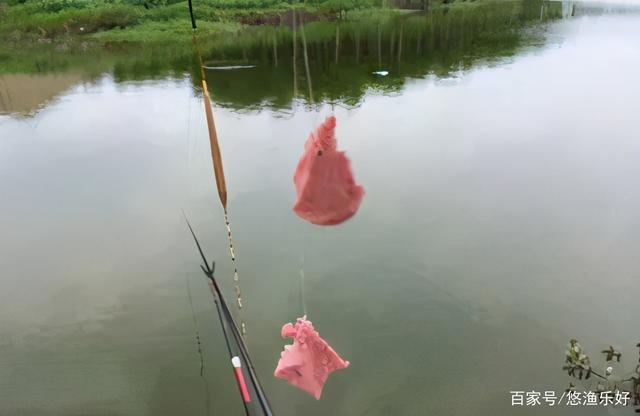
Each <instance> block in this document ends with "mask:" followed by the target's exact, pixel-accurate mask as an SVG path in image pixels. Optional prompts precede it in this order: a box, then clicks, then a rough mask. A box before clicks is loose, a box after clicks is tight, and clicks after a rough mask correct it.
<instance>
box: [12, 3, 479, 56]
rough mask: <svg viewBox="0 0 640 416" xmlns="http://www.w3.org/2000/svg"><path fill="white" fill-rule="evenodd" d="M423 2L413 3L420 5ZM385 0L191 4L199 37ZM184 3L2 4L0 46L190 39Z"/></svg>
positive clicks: (355, 14)
mask: <svg viewBox="0 0 640 416" xmlns="http://www.w3.org/2000/svg"><path fill="white" fill-rule="evenodd" d="M420 1H421V0H414V3H415V4H420ZM429 1H430V7H431V8H432V9H433V8H438V7H442V6H443V5H444V6H446V7H454V8H458V7H464V6H470V5H474V4H477V3H482V2H487V1H492V0H429ZM388 3H389V0H308V1H307V2H304V3H300V2H297V1H295V2H294V1H293V0H290V2H284V1H282V0H194V6H195V14H196V19H197V21H198V28H199V33H201V34H202V35H203V36H206V35H211V34H216V33H225V32H233V31H237V30H238V29H239V27H240V24H239V22H242V21H253V20H257V21H259V19H255V17H256V16H260V15H268V14H274V13H279V12H283V11H286V10H290V9H291V8H296V9H305V10H307V11H309V12H319V13H322V14H323V15H324V16H331V15H332V14H333V15H334V16H336V18H337V17H338V16H339V17H340V18H346V19H349V20H357V19H359V18H361V17H363V16H366V17H368V16H371V14H376V13H379V14H380V15H381V16H386V15H389V14H390V13H391V14H393V13H398V11H397V10H394V9H388V8H381V7H382V6H384V5H386V4H388ZM190 27H191V24H190V20H189V10H188V5H187V1H186V0H0V42H4V43H6V44H8V45H14V46H16V45H24V44H26V43H36V42H67V41H68V40H69V39H70V38H74V39H77V38H84V39H86V40H90V41H95V42H115V41H130V42H147V41H151V42H154V41H171V40H184V39H188V38H190V37H191V29H190Z"/></svg>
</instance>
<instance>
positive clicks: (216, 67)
mask: <svg viewBox="0 0 640 416" xmlns="http://www.w3.org/2000/svg"><path fill="white" fill-rule="evenodd" d="M255 67H256V66H255V65H228V66H205V67H204V69H211V70H213V71H229V70H232V69H249V68H255Z"/></svg>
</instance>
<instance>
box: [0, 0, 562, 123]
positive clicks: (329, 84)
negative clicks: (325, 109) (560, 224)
mask: <svg viewBox="0 0 640 416" xmlns="http://www.w3.org/2000/svg"><path fill="white" fill-rule="evenodd" d="M562 11H563V9H562V5H561V4H560V3H555V2H548V1H542V0H533V1H525V0H519V1H509V2H497V3H495V4H494V3H491V4H489V5H487V4H484V5H474V6H473V7H451V8H440V9H434V10H433V11H431V12H429V13H426V14H425V13H409V14H400V15H391V14H375V15H374V14H372V15H369V16H363V17H360V18H359V19H358V20H355V21H312V20H314V19H313V18H311V17H309V16H308V15H306V16H303V15H296V14H294V15H293V16H292V18H291V19H282V20H281V21H280V26H256V27H250V28H248V29H245V30H242V31H239V32H236V33H233V34H225V35H224V36H216V37H212V38H201V39H199V44H200V49H201V53H202V55H203V57H204V60H205V64H206V66H208V67H209V70H207V80H208V82H209V85H210V86H211V95H212V98H213V100H214V101H215V102H216V103H217V104H219V105H224V106H228V107H231V108H233V109H236V110H243V109H259V108H264V107H269V108H272V109H284V108H288V107H290V106H291V103H292V102H293V101H295V100H302V101H303V102H305V103H314V102H316V103H317V102H332V103H336V104H342V105H347V106H357V105H359V103H361V102H362V99H363V97H364V96H365V94H367V93H368V92H371V91H377V92H381V93H390V92H397V91H399V90H400V89H401V88H402V86H403V85H404V83H405V80H406V79H407V78H410V77H424V76H425V75H429V74H434V75H436V76H439V77H447V76H450V75H451V74H456V73H458V72H459V71H464V70H468V69H470V68H471V67H472V66H473V65H476V64H478V63H486V62H491V61H492V60H495V59H497V58H501V57H505V56H509V55H512V54H514V53H515V52H516V51H517V50H518V48H520V47H522V46H523V45H525V44H527V42H528V41H531V40H532V39H535V36H534V33H535V32H532V31H530V30H527V29H529V28H530V27H531V26H532V25H534V24H537V23H539V22H540V21H546V20H548V19H553V18H557V17H561V16H562ZM9 47H10V45H9ZM8 59H9V61H8V62H7V64H6V67H7V68H8V69H9V70H10V71H11V72H15V71H16V69H17V70H18V71H19V72H22V73H28V74H33V75H36V74H37V75H39V76H40V75H42V74H60V73H65V74H66V73H68V72H71V71H74V70H75V71H81V72H82V74H83V76H84V79H94V78H96V77H98V76H99V75H100V74H102V73H104V72H111V73H112V74H113V77H114V79H115V80H116V82H119V83H122V82H129V81H138V80H148V79H157V78H166V77H177V78H180V77H182V76H183V75H184V74H185V73H188V74H190V75H191V79H192V80H193V86H194V89H196V90H199V89H200V85H199V82H198V79H199V66H198V60H197V58H195V54H194V51H193V45H192V44H190V43H189V44H182V43H176V44H172V45H166V44H163V45H144V46H140V45H129V44H127V43H113V44H109V45H107V46H106V47H105V48H99V47H96V46H91V45H90V44H87V43H86V42H83V43H81V44H71V45H65V48H63V50H60V46H59V45H58V46H50V45H40V46H38V47H34V48H30V49H28V50H15V51H12V53H11V54H10V56H9V57H8ZM222 68H226V69H227V70H221V69H222ZM0 71H2V69H0ZM376 71H384V72H387V73H388V75H387V76H379V75H378V74H375V73H374V72H376ZM63 89H64V86H62V85H60V87H59V90H60V91H62V90H63ZM9 93H10V92H9V91H8V90H7V88H6V87H3V86H2V84H0V97H3V103H2V108H1V109H0V111H2V112H25V111H29V110H30V111H33V110H35V109H36V108H37V105H33V106H31V107H29V108H28V109H26V108H25V107H24V106H15V105H12V104H10V103H9V102H8V101H7V100H6V99H5V98H4V97H5V96H6V95H7V94H9ZM42 95H43V96H42V97H39V100H38V102H41V101H44V100H45V99H46V98H48V96H49V95H51V94H44V92H42Z"/></svg>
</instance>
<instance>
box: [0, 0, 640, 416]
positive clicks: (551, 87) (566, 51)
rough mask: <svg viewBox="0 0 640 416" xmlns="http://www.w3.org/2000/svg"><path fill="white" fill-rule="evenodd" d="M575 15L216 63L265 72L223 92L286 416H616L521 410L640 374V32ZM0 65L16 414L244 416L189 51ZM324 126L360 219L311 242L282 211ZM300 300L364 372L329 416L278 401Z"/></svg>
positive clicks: (270, 35)
mask: <svg viewBox="0 0 640 416" xmlns="http://www.w3.org/2000/svg"><path fill="white" fill-rule="evenodd" d="M570 7H572V6H571V5H567V4H565V5H564V6H563V5H562V4H561V3H547V2H544V3H541V2H527V3H526V4H524V5H523V4H522V3H519V2H504V3H501V4H500V5H495V6H492V7H482V8H452V9H451V10H449V11H448V12H443V11H441V10H439V11H436V12H433V13H430V14H427V15H422V14H406V15H403V16H400V17H395V18H385V19H381V18H375V17H370V18H366V19H362V20H359V21H358V22H342V23H337V22H310V23H308V24H307V25H305V26H304V27H303V28H302V29H301V28H300V22H299V21H298V22H297V24H298V26H297V27H296V31H295V35H294V31H293V30H292V29H293V28H292V22H291V21H283V22H282V24H281V26H279V27H275V28H274V27H256V28H251V29H249V30H247V31H245V32H242V33H239V34H228V35H225V36H223V37H220V38H215V39H201V40H200V41H199V42H200V48H201V53H202V55H203V59H204V61H205V64H206V65H207V66H211V67H217V66H226V65H243V66H251V67H249V68H240V69H232V70H216V69H210V70H207V80H208V83H209V87H210V89H211V95H212V99H213V101H214V114H215V119H216V124H217V127H218V135H219V138H220V146H221V150H222V155H223V158H224V162H225V171H226V179H227V186H228V189H229V213H230V218H231V224H232V228H233V232H234V238H235V242H236V246H237V255H238V268H239V274H240V281H241V287H242V291H243V294H244V300H245V304H246V307H245V308H244V310H243V313H242V317H243V318H244V319H245V320H246V322H247V328H248V335H247V341H248V345H249V348H250V351H251V353H252V356H253V360H254V364H255V365H256V368H257V371H258V374H259V376H260V378H261V381H262V384H263V386H264V388H265V391H266V393H267V395H268V397H269V399H270V402H271V404H272V406H273V409H274V412H275V413H276V414H278V415H427V414H430V415H454V414H455V415H459V414H474V415H497V414H574V413H575V414H577V413H578V412H580V414H585V413H587V412H588V411H591V412H593V414H603V413H606V411H605V410H604V409H602V408H597V409H585V408H579V409H573V411H570V410H571V409H567V408H566V407H564V406H563V407H554V408H548V407H546V408H544V409H542V408H532V409H525V408H512V407H511V395H510V393H509V392H510V391H511V390H538V391H545V390H553V391H556V392H558V395H560V394H561V393H562V392H563V391H564V389H565V388H566V387H567V386H568V383H569V381H570V380H569V378H568V376H567V375H566V374H564V373H563V372H562V370H561V367H562V364H563V359H564V349H565V346H566V344H567V341H568V340H569V338H571V337H576V338H578V339H579V340H580V341H581V343H582V345H583V346H584V347H585V348H586V349H587V350H588V351H590V352H591V354H592V356H593V358H594V361H596V362H601V361H602V360H601V356H598V354H599V352H600V350H602V349H604V348H605V347H607V346H608V345H609V344H611V343H613V344H614V345H616V346H618V347H619V348H620V350H621V351H622V352H623V357H624V359H623V360H624V361H626V364H627V366H628V368H629V369H633V367H634V366H635V364H634V363H635V362H636V361H637V348H635V345H636V344H637V343H638V341H640V334H639V333H638V325H637V322H638V316H640V302H639V299H640V285H638V279H639V278H640V257H638V245H639V243H640V217H639V216H638V212H640V192H639V190H638V189H639V188H638V186H637V183H636V181H637V179H638V177H640V163H639V161H640V140H639V139H640V136H639V134H638V131H639V125H638V109H639V108H640V83H638V68H640V14H638V13H637V12H633V11H625V12H623V11H621V10H620V9H616V8H612V7H607V8H603V7H596V6H594V7H587V6H584V5H581V6H578V7H576V8H575V9H570ZM568 10H569V12H568ZM570 10H572V12H571V11H570ZM572 14H573V16H571V15H572ZM563 15H564V17H565V18H564V19H563V18H562V16H563ZM303 31H304V43H306V46H305V45H304V44H303V37H302V36H303ZM294 36H295V38H294ZM336 39H338V41H336ZM294 42H295V45H296V46H295V47H294V46H293V45H294ZM305 48H306V50H307V61H308V64H305V58H304V50H305ZM294 51H295V52H294ZM294 54H295V60H294ZM3 66H4V70H3V71H2V75H0V105H1V106H2V107H0V109H1V112H2V115H0V197H1V198H2V204H1V205H0V235H1V237H0V253H2V254H0V264H1V266H2V268H1V270H2V272H1V277H0V328H1V330H0V407H1V409H0V414H2V415H14V416H18V415H96V416H97V415H154V416H160V415H179V414H184V415H196V414H203V415H204V414H210V415H233V414H241V413H242V406H241V403H240V401H239V398H238V395H237V393H236V387H235V382H234V380H233V377H232V374H231V370H230V369H229V367H228V361H227V355H226V349H225V346H224V342H223V339H222V334H221V332H220V329H219V323H218V320H217V316H216V312H215V307H214V304H213V302H212V298H211V294H210V293H209V290H208V287H207V284H206V281H205V278H204V276H203V275H202V273H201V272H200V270H199V258H198V255H197V252H196V250H195V247H194V244H193V241H192V240H191V237H190V235H189V234H188V230H187V229H186V227H185V224H184V220H183V218H182V214H181V209H183V210H184V211H185V212H186V213H187V215H188V216H189V217H190V220H191V222H192V223H193V225H194V227H195V229H196V231H197V232H198V234H199V236H200V239H201V242H202V243H203V246H204V249H205V252H206V253H207V255H208V256H209V257H210V258H211V259H214V260H215V261H216V262H217V268H216V269H217V270H216V275H217V277H218V279H219V280H220V283H221V285H222V286H223V289H224V290H225V293H226V294H227V296H228V298H229V299H230V300H233V297H234V296H233V286H232V265H231V261H230V258H229V255H228V250H227V241H226V233H225V228H224V221H223V213H222V208H221V206H220V203H219V201H218V197H217V194H216V190H215V184H214V180H213V170H212V163H211V158H210V151H209V141H208V136H207V130H206V123H205V118H204V111H203V105H202V96H201V91H200V89H199V80H198V78H197V73H198V72H197V59H196V58H195V55H194V51H193V49H192V47H191V45H159V46H155V47H154V46H145V47H137V48H136V47H134V46H132V45H118V44H112V45H109V46H108V47H107V48H105V49H103V50H100V49H96V48H95V47H92V46H91V45H86V44H79V45H70V46H69V45H63V46H60V45H57V46H56V45H40V46H37V47H34V49H32V50H29V51H21V50H16V51H15V53H13V54H12V56H11V58H10V61H5V62H4V64H3V62H2V61H0V68H3ZM378 70H385V71H388V72H389V74H388V75H387V76H379V75H374V74H373V71H378ZM329 114H334V115H335V116H336V117H337V123H338V124H337V135H338V140H339V147H340V148H342V149H344V150H346V152H347V154H348V155H349V157H350V158H351V160H352V163H353V169H354V173H355V176H356V179H357V180H358V182H360V183H362V184H363V186H364V187H365V189H366V195H365V198H364V201H363V204H362V206H361V208H360V210H359V212H358V213H357V215H356V216H355V217H353V218H352V219H351V220H349V221H348V222H346V223H344V224H342V225H339V226H335V227H319V226H314V225H311V224H308V223H305V222H303V221H302V220H301V219H299V218H298V217H297V216H296V215H295V214H294V213H293V212H292V210H291V208H292V205H293V201H294V198H295V191H294V187H293V183H292V175H293V171H294V169H295V167H296V164H297V162H298V159H299V157H300V155H301V154H302V150H303V143H304V141H305V140H306V137H307V135H308V134H309V132H310V131H311V130H312V129H313V128H314V126H315V125H317V124H318V123H319V122H321V121H322V120H323V119H324V117H326V116H327V115H329ZM301 268H303V269H304V275H305V284H304V291H303V292H302V293H301V289H300V287H301V286H300V270H301ZM189 293H190V295H191V298H192V304H193V310H194V311H195V318H196V319H195V323H194V313H192V308H191V304H190V302H189ZM302 298H303V299H304V303H305V304H306V308H307V312H308V315H309V319H311V320H312V321H313V323H314V325H315V326H316V328H317V329H318V330H319V331H320V333H321V334H322V335H323V336H324V337H325V338H326V339H327V340H329V342H331V344H332V345H333V346H334V347H335V349H336V350H337V351H338V352H339V353H340V354H341V355H342V356H343V357H344V358H346V359H348V360H350V361H351V366H350V367H349V368H348V369H347V370H341V371H339V372H336V373H334V374H333V375H332V376H331V377H330V379H329V381H328V383H327V385H326V387H325V391H324V393H323V398H322V400H321V401H319V402H317V401H315V400H314V399H312V398H311V397H310V396H307V395H306V394H305V393H302V392H300V391H298V390H296V389H294V388H292V387H291V386H289V385H288V384H287V383H285V382H284V381H282V380H279V379H276V378H274V377H273V375H272V373H273V370H274V369H275V366H276V363H277V360H278V358H279V353H280V351H281V350H282V347H283V345H284V344H285V343H287V342H288V341H286V340H283V339H282V338H281V337H280V328H281V327H282V325H283V324H284V323H286V322H291V321H294V320H295V318H296V317H298V316H301V315H302V313H303V312H302V307H301V304H302ZM196 330H197V331H198V332H199V334H200V338H201V341H202V348H203V350H204V361H205V371H204V374H205V377H204V378H201V377H200V358H199V356H198V353H197V345H196V342H195V331H196ZM630 413H632V411H631V410H629V409H627V413H625V412H619V414H630Z"/></svg>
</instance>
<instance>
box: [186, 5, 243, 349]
mask: <svg viewBox="0 0 640 416" xmlns="http://www.w3.org/2000/svg"><path fill="white" fill-rule="evenodd" d="M190 12H191V18H192V22H193V27H194V34H193V44H194V47H195V49H196V54H197V57H198V62H199V65H200V79H201V82H202V96H203V101H204V111H205V115H206V119H207V127H208V130H209V143H210V146H211V159H212V162H213V172H214V176H215V180H216V188H217V190H218V197H219V198H220V203H221V204H222V208H223V210H224V223H225V227H226V229H227V240H228V245H229V253H230V255H231V262H232V264H233V283H234V290H235V293H236V306H237V311H238V316H239V318H240V330H241V333H242V336H243V337H246V335H247V326H246V323H245V320H244V317H243V313H242V308H243V306H244V305H243V301H242V292H241V290H240V277H239V275H238V266H237V262H236V252H235V244H234V242H233V234H232V232H231V222H230V221H229V212H228V209H227V184H226V180H225V176H224V168H223V166H222V155H221V153H220V146H219V144H218V133H217V132H216V125H215V121H214V119H213V110H212V105H211V96H210V95H209V88H208V86H207V80H206V76H205V71H204V63H203V61H202V55H201V54H200V49H199V47H198V38H197V36H196V34H195V19H194V17H193V9H192V8H190Z"/></svg>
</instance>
